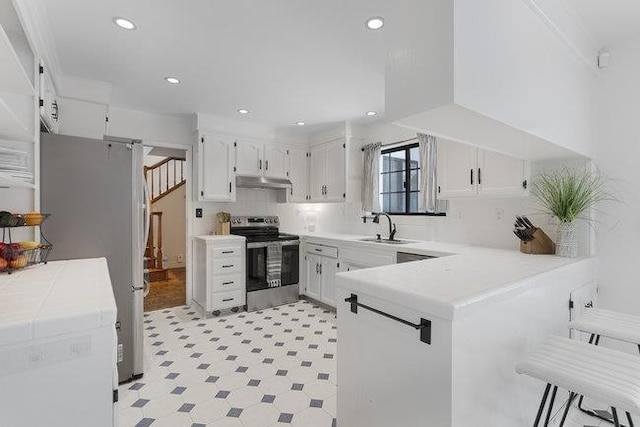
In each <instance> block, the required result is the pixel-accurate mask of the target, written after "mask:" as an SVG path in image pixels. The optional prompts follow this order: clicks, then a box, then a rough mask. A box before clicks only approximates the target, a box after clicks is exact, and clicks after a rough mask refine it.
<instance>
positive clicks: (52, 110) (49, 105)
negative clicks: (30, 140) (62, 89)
mask: <svg viewBox="0 0 640 427" xmlns="http://www.w3.org/2000/svg"><path fill="white" fill-rule="evenodd" d="M39 72H40V100H39V104H40V120H41V122H42V123H43V124H44V126H45V127H46V128H47V130H48V131H49V132H51V133H58V97H57V95H56V91H55V88H54V87H53V81H52V79H51V74H50V73H49V70H48V68H47V67H46V66H45V65H44V64H43V63H42V62H40V67H39Z"/></svg>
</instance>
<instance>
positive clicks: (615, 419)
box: [611, 406, 620, 427]
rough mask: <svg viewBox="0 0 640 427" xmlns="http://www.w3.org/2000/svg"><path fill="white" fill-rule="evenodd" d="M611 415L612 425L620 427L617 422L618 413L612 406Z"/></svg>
mask: <svg viewBox="0 0 640 427" xmlns="http://www.w3.org/2000/svg"><path fill="white" fill-rule="evenodd" d="M611 413H612V414H613V425H614V426H616V427H620V421H619V420H618V411H616V408H614V407H613V406H612V407H611Z"/></svg>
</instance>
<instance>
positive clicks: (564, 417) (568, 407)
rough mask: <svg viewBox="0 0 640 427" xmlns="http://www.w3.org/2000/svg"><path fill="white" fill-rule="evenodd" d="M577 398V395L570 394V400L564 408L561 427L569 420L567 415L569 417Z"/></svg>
mask: <svg viewBox="0 0 640 427" xmlns="http://www.w3.org/2000/svg"><path fill="white" fill-rule="evenodd" d="M577 396H578V395H577V394H576V393H570V394H569V400H568V401H567V406H566V407H565V408H564V414H562V420H560V426H559V427H562V426H564V422H565V420H566V419H567V415H569V409H570V408H571V404H572V403H573V400H574V399H575V398H576V397H577Z"/></svg>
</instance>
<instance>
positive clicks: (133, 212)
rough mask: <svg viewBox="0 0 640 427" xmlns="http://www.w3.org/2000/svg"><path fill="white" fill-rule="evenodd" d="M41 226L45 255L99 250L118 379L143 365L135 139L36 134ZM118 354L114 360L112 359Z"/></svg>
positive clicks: (140, 196) (141, 216)
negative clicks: (114, 318)
mask: <svg viewBox="0 0 640 427" xmlns="http://www.w3.org/2000/svg"><path fill="white" fill-rule="evenodd" d="M40 147H41V156H40V173H41V175H40V182H41V186H40V187H41V211H42V212H45V213H50V214H51V217H50V218H49V219H48V220H47V221H46V223H45V224H43V227H42V232H43V234H44V235H45V236H46V238H47V239H48V240H49V241H51V243H52V244H53V250H52V252H51V255H50V258H49V259H50V260H65V259H78V258H96V257H106V258H107V263H108V265H109V274H110V276H111V282H112V285H113V293H114V295H115V298H116V304H117V307H118V322H117V324H116V330H117V333H118V353H119V354H118V360H119V363H118V376H119V381H120V382H125V381H128V380H131V379H135V378H139V377H140V376H141V375H142V373H143V357H142V356H143V349H142V343H143V338H142V332H143V331H142V328H143V295H142V288H143V248H144V243H143V239H144V233H145V231H144V229H145V227H146V224H145V222H146V221H145V218H146V213H145V209H146V206H145V197H144V188H143V185H144V183H143V176H142V143H141V142H140V141H136V140H130V139H122V138H111V137H105V140H97V139H88V138H78V137H73V136H66V135H56V134H45V133H43V134H42V135H41V139H40ZM120 360H121V361H120Z"/></svg>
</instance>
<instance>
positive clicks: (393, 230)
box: [362, 212, 397, 240]
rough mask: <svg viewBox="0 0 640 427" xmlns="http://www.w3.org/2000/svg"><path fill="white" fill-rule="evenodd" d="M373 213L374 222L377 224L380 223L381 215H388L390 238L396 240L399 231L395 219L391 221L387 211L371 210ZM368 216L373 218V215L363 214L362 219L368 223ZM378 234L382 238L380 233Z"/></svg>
mask: <svg viewBox="0 0 640 427" xmlns="http://www.w3.org/2000/svg"><path fill="white" fill-rule="evenodd" d="M371 215H373V222H374V223H376V224H380V215H384V216H386V217H387V219H388V220H389V239H388V240H395V237H396V232H397V230H396V225H395V224H394V223H393V221H391V217H390V216H389V214H388V213H386V212H371ZM367 218H371V217H367V216H363V217H362V220H363V221H364V222H365V223H366V222H367ZM377 236H378V240H380V235H379V234H378V235H377Z"/></svg>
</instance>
